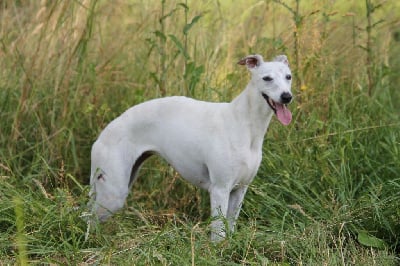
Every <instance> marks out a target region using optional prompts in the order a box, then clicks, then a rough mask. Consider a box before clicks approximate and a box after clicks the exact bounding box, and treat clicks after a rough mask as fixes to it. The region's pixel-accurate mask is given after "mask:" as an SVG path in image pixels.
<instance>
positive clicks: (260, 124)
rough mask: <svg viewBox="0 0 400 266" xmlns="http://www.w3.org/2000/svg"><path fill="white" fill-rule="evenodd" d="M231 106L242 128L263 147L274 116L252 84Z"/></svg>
mask: <svg viewBox="0 0 400 266" xmlns="http://www.w3.org/2000/svg"><path fill="white" fill-rule="evenodd" d="M231 105H232V107H233V112H234V113H235V117H236V119H237V120H238V122H239V123H240V124H241V126H242V127H246V128H247V129H248V131H249V133H250V135H251V138H252V140H253V141H255V142H256V145H262V142H263V139H264V135H265V133H266V131H267V129H268V125H269V123H270V121H271V118H272V115H273V114H274V112H273V110H272V109H271V108H270V107H269V106H268V105H267V103H266V101H265V99H264V98H263V97H262V96H261V95H259V92H258V90H257V89H256V88H254V86H252V85H251V83H250V84H248V85H247V87H246V89H245V90H244V91H242V93H240V94H239V95H238V96H237V97H236V98H235V99H233V101H232V102H231ZM253 141H252V142H253Z"/></svg>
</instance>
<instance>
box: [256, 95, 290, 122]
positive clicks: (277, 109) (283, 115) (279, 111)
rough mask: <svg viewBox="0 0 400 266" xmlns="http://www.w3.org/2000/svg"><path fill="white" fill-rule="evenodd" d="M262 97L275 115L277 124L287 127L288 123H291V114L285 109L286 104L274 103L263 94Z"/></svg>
mask: <svg viewBox="0 0 400 266" xmlns="http://www.w3.org/2000/svg"><path fill="white" fill-rule="evenodd" d="M262 96H263V97H264V99H265V101H266V102H267V103H268V105H269V107H271V109H272V110H273V111H274V113H275V114H276V117H277V118H278V120H279V122H281V123H282V124H283V125H285V126H286V125H289V124H290V122H291V121H292V113H291V112H290V110H289V109H288V108H287V107H286V104H281V103H277V102H274V101H273V100H272V99H271V98H270V97H269V96H268V95H266V94H264V93H262Z"/></svg>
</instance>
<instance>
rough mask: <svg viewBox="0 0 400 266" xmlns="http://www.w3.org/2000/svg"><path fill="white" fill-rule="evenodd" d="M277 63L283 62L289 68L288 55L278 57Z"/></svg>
mask: <svg viewBox="0 0 400 266" xmlns="http://www.w3.org/2000/svg"><path fill="white" fill-rule="evenodd" d="M274 61H275V62H282V63H284V64H285V65H287V66H289V60H288V59H287V56H286V55H278V56H277V57H275V58H274Z"/></svg>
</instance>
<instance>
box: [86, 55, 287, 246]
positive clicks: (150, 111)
mask: <svg viewBox="0 0 400 266" xmlns="http://www.w3.org/2000/svg"><path fill="white" fill-rule="evenodd" d="M239 64H241V65H246V66H247V68H248V69H249V71H250V72H251V74H252V77H251V80H250V82H249V84H248V85H247V87H246V89H245V90H244V91H243V92H242V93H241V94H240V95H239V96H237V97H236V98H235V99H234V100H233V101H232V102H230V103H211V102H203V101H197V100H194V99H190V98H186V97H166V98H160V99H155V100H151V101H147V102H144V103H142V104H139V105H136V106H134V107H132V108H130V109H128V110H127V111H125V112H124V113H123V114H122V115H121V116H119V117H118V118H116V119H115V120H113V121H112V122H111V123H110V124H109V125H108V126H107V127H106V128H105V129H104V130H103V131H102V132H101V134H100V136H99V138H98V139H97V141H96V142H95V143H94V144H93V147H92V165H91V180H90V183H91V186H92V188H91V192H90V194H91V196H92V198H93V201H94V206H93V208H94V211H95V213H96V214H97V216H98V217H99V219H100V220H104V219H106V218H107V217H108V216H109V215H110V214H111V213H113V212H115V211H117V210H118V209H120V208H121V207H123V204H124V202H125V199H126V197H127V195H128V192H129V190H130V185H131V183H133V181H134V179H135V177H136V174H137V172H138V170H139V168H140V164H141V163H142V162H143V161H144V160H145V159H146V158H147V155H150V154H158V155H160V156H161V157H163V158H164V159H165V160H166V161H167V162H168V163H169V164H171V165H172V166H173V167H174V168H175V169H176V170H177V171H178V172H179V173H180V175H181V176H182V177H184V178H185V179H186V180H188V181H189V182H190V183H192V184H193V185H195V186H197V187H201V188H203V189H206V190H208V191H209V193H210V199H211V215H212V217H214V218H215V219H214V220H213V222H212V224H211V227H212V233H211V239H212V240H214V241H218V240H221V239H222V238H224V237H225V226H224V222H223V221H224V218H227V221H228V224H229V229H230V230H232V231H233V230H234V226H235V221H236V219H237V217H238V216H239V212H240V208H241V205H242V202H243V198H244V195H245V193H246V190H247V188H248V185H249V184H250V183H251V182H252V180H253V178H254V176H255V175H256V173H257V170H258V168H259V166H260V162H261V155H262V145H263V139H264V135H265V133H266V131H267V128H268V124H269V122H270V120H271V118H272V116H273V114H274V112H273V110H272V109H271V107H270V106H269V105H268V104H267V102H266V100H265V99H264V97H263V96H262V93H264V94H266V95H268V96H269V97H270V98H271V99H272V100H273V101H274V102H276V103H280V102H282V99H281V97H282V93H286V96H287V95H288V94H289V95H290V98H291V92H290V87H291V80H290V79H289V78H288V75H290V69H289V67H288V62H287V59H286V56H278V57H276V58H275V61H272V62H264V61H263V59H262V57H261V56H260V55H251V56H247V57H246V58H244V59H242V60H241V61H240V62H239ZM266 76H269V77H271V78H273V80H272V81H265V80H263V77H266ZM289 102H290V100H289ZM286 103H288V102H286ZM143 154H145V155H143ZM141 155H143V156H142V157H141ZM132 170H135V171H134V172H133V173H132ZM131 181H132V182H131Z"/></svg>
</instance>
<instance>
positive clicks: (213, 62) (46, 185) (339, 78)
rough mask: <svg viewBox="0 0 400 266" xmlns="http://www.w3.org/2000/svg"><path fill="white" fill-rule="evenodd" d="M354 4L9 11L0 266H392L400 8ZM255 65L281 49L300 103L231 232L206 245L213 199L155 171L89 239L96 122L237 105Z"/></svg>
mask: <svg viewBox="0 0 400 266" xmlns="http://www.w3.org/2000/svg"><path fill="white" fill-rule="evenodd" d="M353 2H355V3H352V2H351V1H334V2H332V1H320V2H316V3H314V4H313V5H311V4H310V3H308V2H306V1H236V2H235V3H234V4H232V3H231V2H230V1H225V0H224V1H209V2H203V1H187V2H185V3H180V2H174V1H156V0H154V1H139V0H130V1H114V2H108V1H94V0H85V1H44V2H41V1H30V2H29V3H25V2H24V1H11V0H9V1H2V2H1V3H0V13H1V14H0V29H1V31H0V59H1V60H0V121H1V126H0V265H3V264H4V265H8V264H20V265H26V264H61V265H77V264H84V263H87V264H110V265H132V264H138V265H148V264H150V265H160V264H161V265H167V264H168V265H190V264H194V265H221V264H222V265H237V264H244V265H397V264H398V263H399V262H400V256H399V252H400V244H399V241H400V238H399V236H400V204H399V202H400V133H399V132H400V112H399V110H400V104H399V103H400V92H399V90H398V84H399V82H400V79H399V75H398V73H400V58H399V57H398V54H399V52H400V49H399V41H400V38H399V34H400V33H399V30H398V24H399V21H400V17H399V15H398V12H396V11H397V10H399V8H400V5H399V3H397V2H396V1H386V2H382V5H379V4H378V3H371V2H373V1H367V2H363V1H353ZM297 3H299V8H297V6H296V4H297ZM367 3H368V6H366V5H367ZM367 10H368V12H367ZM295 33H296V34H295ZM249 53H261V54H263V55H264V57H265V58H272V57H274V56H275V55H277V54H280V53H286V54H287V55H288V57H289V61H290V62H291V67H292V70H293V73H294V74H295V76H296V79H295V81H296V82H295V84H294V86H293V91H294V93H295V95H296V99H295V101H294V103H293V104H291V105H290V109H291V110H292V112H293V118H294V119H293V122H292V124H291V125H289V126H288V127H283V126H281V125H280V124H279V123H277V122H276V121H275V119H273V121H272V123H271V125H270V128H269V130H268V133H267V135H266V137H265V144H264V150H263V161H262V165H261V167H260V169H259V172H258V174H257V177H256V179H255V181H254V183H252V185H251V187H250V189H249V191H248V194H247V195H246V198H245V202H244V206H243V210H242V212H241V215H240V218H239V222H238V230H237V232H235V233H234V234H233V235H231V236H229V237H228V238H227V240H226V241H223V242H222V243H220V244H213V243H210V241H209V227H208V225H209V223H210V220H209V199H208V195H207V193H206V192H204V191H202V190H199V189H196V188H194V187H192V186H191V185H188V184H187V183H186V182H185V181H183V180H182V179H181V178H180V177H179V175H178V174H177V173H176V172H175V171H174V170H173V169H172V168H171V167H169V166H168V165H167V164H166V163H165V162H164V161H163V160H162V159H159V158H152V159H150V160H149V161H148V162H146V164H145V165H144V167H143V169H142V172H141V173H140V177H139V179H138V181H137V183H136V184H135V185H134V187H133V191H132V193H131V194H130V196H129V198H128V200H127V204H126V206H125V208H124V209H123V210H121V212H119V213H117V214H116V215H114V216H113V217H112V219H110V220H109V221H107V222H105V223H103V224H99V225H92V226H91V227H90V228H88V225H87V224H86V222H85V219H84V217H83V216H84V215H85V212H86V211H87V209H86V203H87V201H88V196H87V195H88V191H89V186H88V182H89V172H90V148H91V145H92V143H93V142H94V140H95V139H96V137H97V136H98V134H99V132H100V131H101V130H102V129H103V128H104V127H105V125H106V124H107V123H108V122H110V121H111V120H112V119H113V118H115V117H116V116H117V115H119V114H120V113H121V112H123V111H124V110H125V109H127V108H128V107H130V106H132V105H134V104H137V103H140V102H143V101H145V100H148V99H152V98H155V97H161V96H167V95H187V96H191V97H194V98H197V99H202V100H208V101H230V100H231V99H232V98H233V97H234V96H235V95H237V94H238V93H239V92H240V91H241V90H242V89H243V88H244V86H245V85H246V83H247V81H248V78H249V76H248V74H247V73H246V70H245V69H244V68H243V67H240V66H239V65H236V62H237V61H238V60H239V59H240V58H241V57H243V56H245V55H247V54H249ZM87 235H88V238H87V239H86V236H87Z"/></svg>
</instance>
